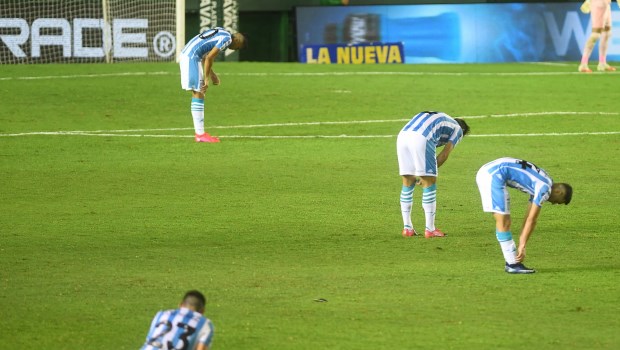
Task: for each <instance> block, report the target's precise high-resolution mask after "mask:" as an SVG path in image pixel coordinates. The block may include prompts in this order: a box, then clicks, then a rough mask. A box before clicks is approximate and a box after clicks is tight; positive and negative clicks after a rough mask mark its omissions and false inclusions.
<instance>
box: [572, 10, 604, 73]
mask: <svg viewBox="0 0 620 350" xmlns="http://www.w3.org/2000/svg"><path fill="white" fill-rule="evenodd" d="M606 8H607V4H606V2H605V0H591V4H590V11H591V12H590V13H591V15H590V17H591V20H592V33H591V34H590V37H588V39H587V40H586V44H585V46H584V48H583V54H582V55H581V63H580V64H579V71H580V72H583V73H591V72H592V70H591V69H590V68H588V61H589V60H590V55H591V54H592V50H594V45H596V42H597V41H598V40H599V38H600V37H601V33H602V31H603V25H604V16H605V10H606Z"/></svg>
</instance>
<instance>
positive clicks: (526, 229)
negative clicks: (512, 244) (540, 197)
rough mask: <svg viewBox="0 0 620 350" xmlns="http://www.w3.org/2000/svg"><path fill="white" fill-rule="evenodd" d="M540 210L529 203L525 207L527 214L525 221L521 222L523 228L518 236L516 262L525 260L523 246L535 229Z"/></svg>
mask: <svg viewBox="0 0 620 350" xmlns="http://www.w3.org/2000/svg"><path fill="white" fill-rule="evenodd" d="M540 209H541V207H539V206H538V205H536V204H533V203H532V202H530V203H529V204H528V206H527V214H526V215H525V221H524V222H523V228H522V229H521V235H520V236H519V248H518V249H517V261H523V260H524V259H525V245H526V244H527V240H528V239H529V238H530V236H531V235H532V232H534V228H536V221H538V214H540Z"/></svg>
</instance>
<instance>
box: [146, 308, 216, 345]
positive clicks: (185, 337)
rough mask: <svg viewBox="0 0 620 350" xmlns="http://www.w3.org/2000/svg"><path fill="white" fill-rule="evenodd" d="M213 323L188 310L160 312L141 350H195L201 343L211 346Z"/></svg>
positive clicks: (152, 323) (154, 319)
mask: <svg viewBox="0 0 620 350" xmlns="http://www.w3.org/2000/svg"><path fill="white" fill-rule="evenodd" d="M213 332H214V328H213V323H212V322H211V320H209V319H208V318H206V317H204V316H203V315H202V314H200V313H198V312H195V311H192V310H190V309H187V308H184V307H182V308H178V309H175V310H166V311H159V312H158V313H157V315H155V318H153V321H152V322H151V328H150V329H149V333H148V334H147V336H146V342H145V343H144V345H143V346H142V348H140V349H141V350H158V349H165V350H172V349H183V350H193V349H195V348H196V346H197V345H198V344H200V343H202V344H205V345H206V346H209V347H210V346H211V341H212V340H213Z"/></svg>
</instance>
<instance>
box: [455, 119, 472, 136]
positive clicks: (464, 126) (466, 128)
mask: <svg viewBox="0 0 620 350" xmlns="http://www.w3.org/2000/svg"><path fill="white" fill-rule="evenodd" d="M454 120H456V122H457V123H459V126H460V127H461V129H463V136H465V135H467V134H469V125H467V123H465V121H464V120H463V119H461V118H454Z"/></svg>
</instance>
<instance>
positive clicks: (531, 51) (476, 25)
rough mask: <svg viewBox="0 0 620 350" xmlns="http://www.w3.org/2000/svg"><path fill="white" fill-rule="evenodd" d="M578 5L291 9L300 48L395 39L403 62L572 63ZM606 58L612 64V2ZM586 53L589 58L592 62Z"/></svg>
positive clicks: (617, 36)
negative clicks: (400, 46) (610, 27)
mask: <svg viewBox="0 0 620 350" xmlns="http://www.w3.org/2000/svg"><path fill="white" fill-rule="evenodd" d="M580 5H581V3H527V4H525V3H510V4H456V5H392V6H388V5H381V6H338V7H298V8H297V37H298V44H299V47H300V57H299V58H300V60H301V58H302V57H301V55H302V54H304V53H303V52H302V50H301V48H302V47H303V46H304V45H326V44H359V43H366V42H383V43H386V42H402V43H403V46H404V51H405V61H406V62H407V63H475V62H480V63H484V62H540V61H579V60H580V59H581V53H582V49H583V46H584V44H585V41H586V40H587V38H588V36H589V35H590V32H591V23H590V15H586V14H583V13H581V12H580V11H579V6H580ZM612 28H613V29H612V38H611V40H610V42H609V51H608V53H607V59H608V60H609V61H620V30H619V29H620V11H619V10H618V8H617V6H615V4H612ZM597 51H598V50H594V52H593V53H592V57H591V59H592V60H594V59H597V57H598V52H597Z"/></svg>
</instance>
